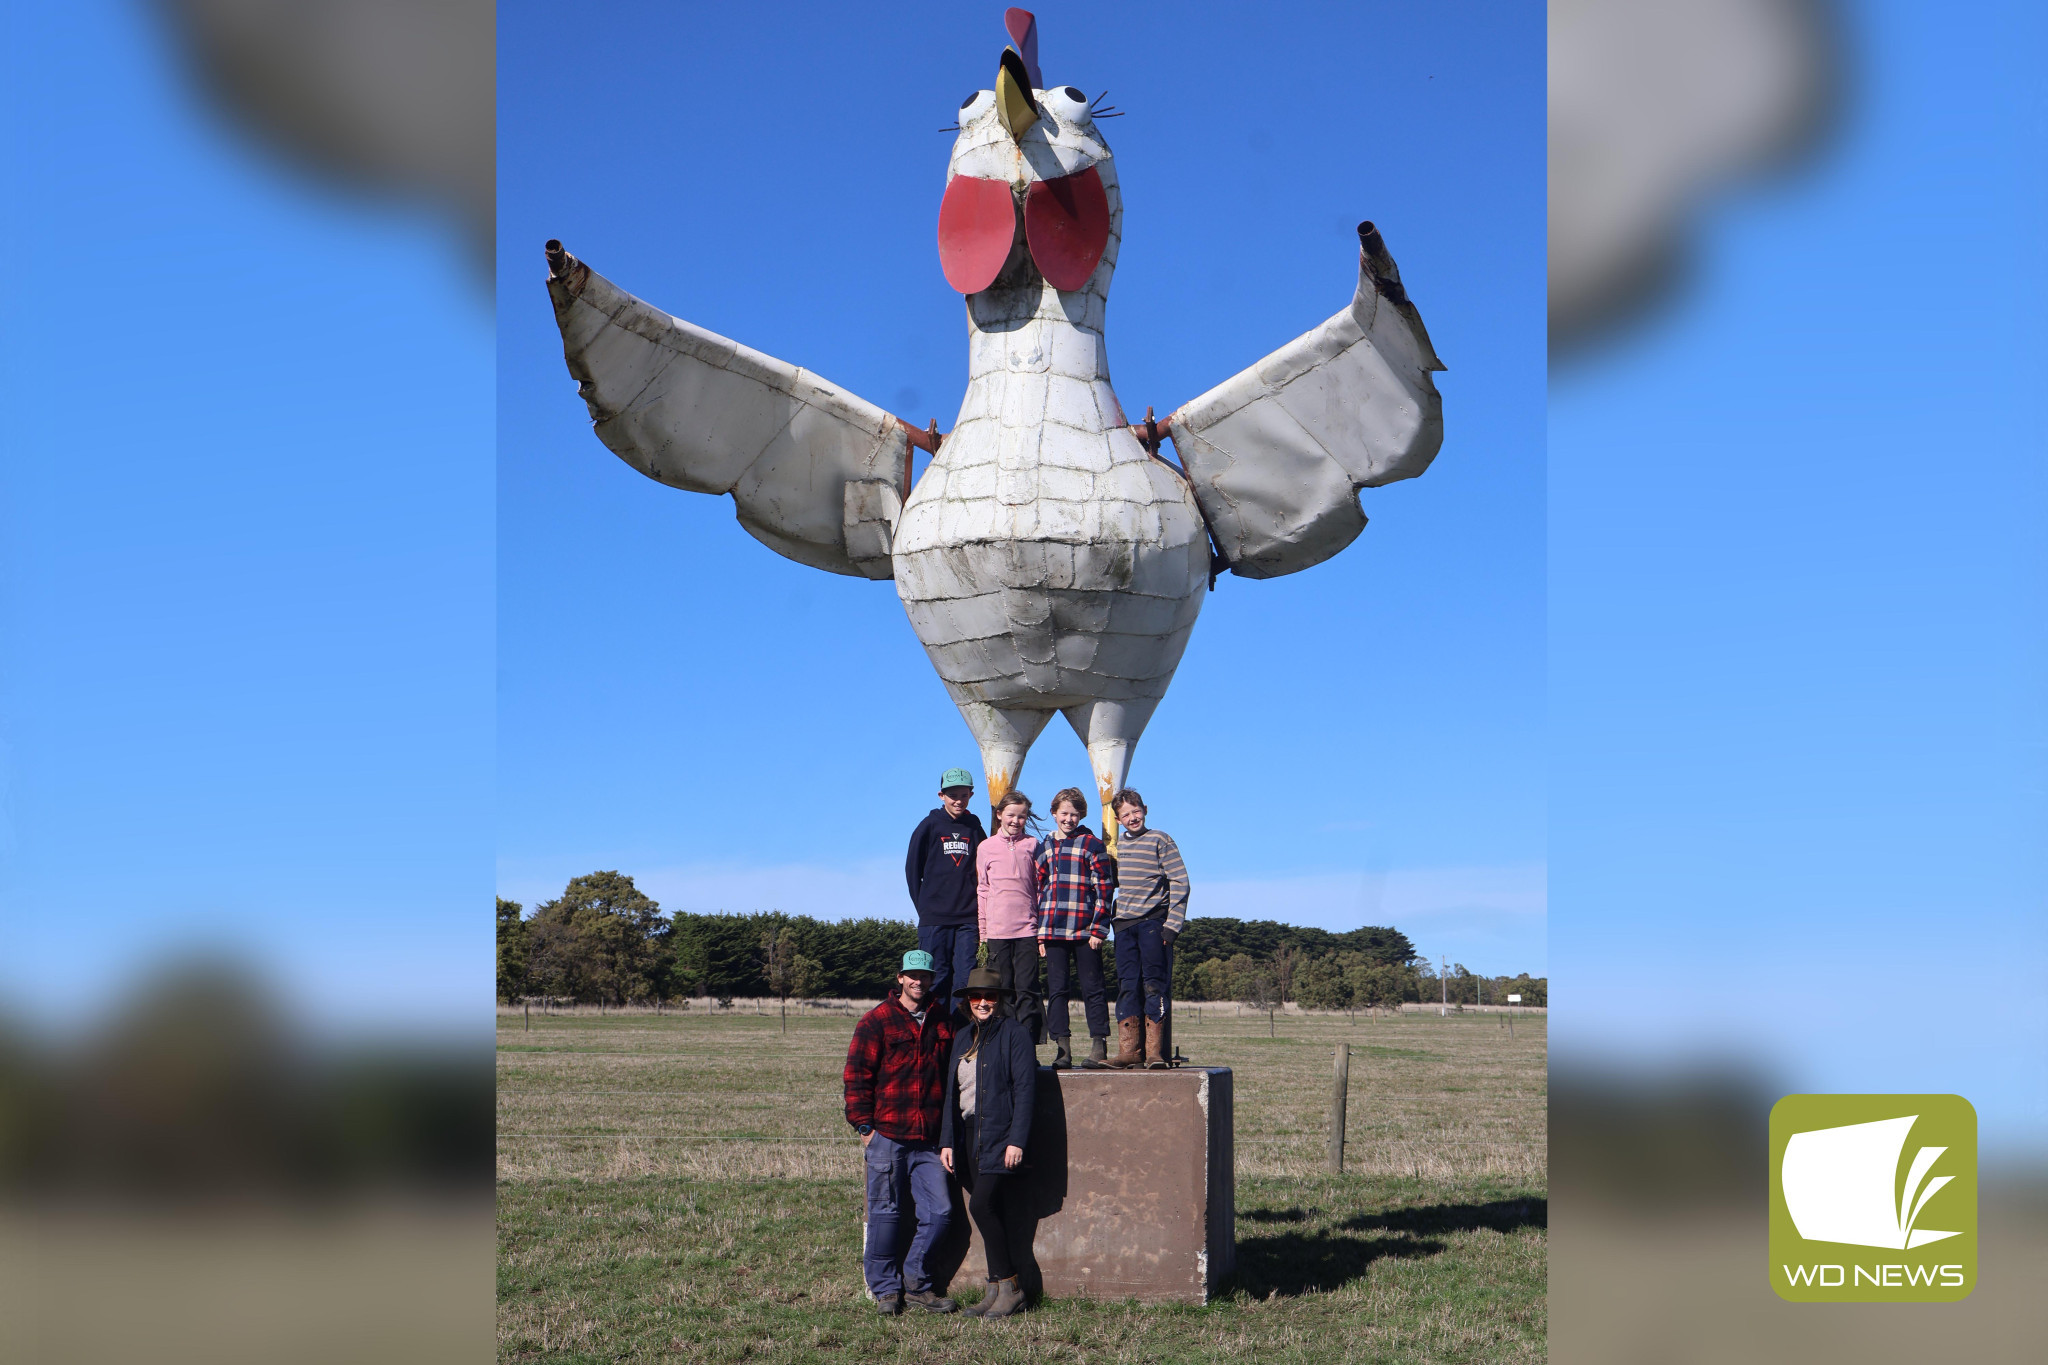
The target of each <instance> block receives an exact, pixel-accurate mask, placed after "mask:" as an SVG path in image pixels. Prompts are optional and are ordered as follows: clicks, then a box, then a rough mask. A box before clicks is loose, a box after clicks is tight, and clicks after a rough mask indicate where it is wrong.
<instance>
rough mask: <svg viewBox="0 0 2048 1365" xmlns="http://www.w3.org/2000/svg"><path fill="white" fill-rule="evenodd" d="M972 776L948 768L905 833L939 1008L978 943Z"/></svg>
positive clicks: (977, 822) (980, 833)
mask: <svg viewBox="0 0 2048 1365" xmlns="http://www.w3.org/2000/svg"><path fill="white" fill-rule="evenodd" d="M973 799H974V778H973V777H972V776H971V775H970V774H969V773H968V771H967V770H966V769H965V768H948V769H946V772H945V774H944V776H942V777H940V778H939V803H940V804H939V808H938V809H937V810H935V811H933V812H932V813H931V814H930V815H927V816H925V818H924V819H923V820H922V821H921V822H919V824H918V826H917V828H916V829H915V830H914V831H912V832H911V835H910V854H909V856H908V857H907V858H906V859H905V860H904V863H903V875H904V878H905V880H907V881H908V882H909V884H910V903H911V904H912V905H915V906H916V907H917V946H918V947H920V948H922V949H924V951H926V952H928V953H930V954H931V955H932V964H933V965H932V971H933V978H934V979H933V981H932V995H931V998H932V999H934V1000H938V1001H940V1002H942V1005H943V1007H944V1008H947V1009H951V1008H952V1007H953V993H954V992H955V991H956V990H958V989H959V988H960V986H961V985H963V984H965V982H966V980H967V973H969V972H971V971H973V970H974V954H975V949H977V948H978V947H980V946H981V935H980V932H979V930H978V927H977V919H976V910H977V905H978V896H977V890H976V887H975V874H974V855H975V853H976V851H977V850H979V849H980V847H981V841H982V840H983V839H986V838H987V837H988V831H986V830H985V829H983V828H982V825H981V817H980V816H978V815H976V814H975V813H974V812H973V811H971V810H969V809H968V808H967V803H968V802H970V801H972V800H973Z"/></svg>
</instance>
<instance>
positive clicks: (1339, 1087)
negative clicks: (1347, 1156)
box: [1330, 1043, 1351, 1175]
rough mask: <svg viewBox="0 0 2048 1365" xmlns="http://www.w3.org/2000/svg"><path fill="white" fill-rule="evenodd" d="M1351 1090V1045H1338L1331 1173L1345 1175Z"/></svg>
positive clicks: (1332, 1103) (1332, 1106)
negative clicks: (1347, 1099) (1347, 1106)
mask: <svg viewBox="0 0 2048 1365" xmlns="http://www.w3.org/2000/svg"><path fill="white" fill-rule="evenodd" d="M1350 1088H1351V1044H1349V1043H1339V1044H1337V1074H1336V1077H1335V1079H1334V1080H1333V1081H1332V1082H1331V1085H1330V1173H1331V1174H1332V1175H1342V1174H1343V1173H1344V1101H1345V1096H1346V1093H1347V1092H1348V1091H1349V1090H1350Z"/></svg>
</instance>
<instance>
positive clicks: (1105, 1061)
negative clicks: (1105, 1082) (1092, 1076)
mask: <svg viewBox="0 0 2048 1365" xmlns="http://www.w3.org/2000/svg"><path fill="white" fill-rule="evenodd" d="M1080 1064H1081V1067H1082V1069H1084V1070H1087V1071H1100V1070H1101V1069H1102V1068H1103V1067H1106V1066H1108V1065H1109V1039H1107V1038H1090V1039H1089V1040H1088V1055H1087V1056H1086V1057H1083V1058H1082V1059H1081V1063H1080Z"/></svg>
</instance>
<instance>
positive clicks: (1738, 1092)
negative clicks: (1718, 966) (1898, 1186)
mask: <svg viewBox="0 0 2048 1365" xmlns="http://www.w3.org/2000/svg"><path fill="white" fill-rule="evenodd" d="M1780 1093H1782V1092H1780V1091H1778V1090H1776V1089H1775V1088H1773V1087H1772V1086H1770V1085H1769V1083H1768V1082H1767V1081H1766V1080H1765V1078H1764V1077H1762V1076H1761V1075H1759V1074H1757V1073H1754V1072H1749V1071H1743V1070H1739V1069H1723V1070H1716V1071H1699V1072H1693V1073H1690V1074H1687V1073H1676V1074H1673V1075H1669V1076H1666V1077H1663V1078H1655V1077H1648V1076H1644V1075H1630V1076H1623V1075H1617V1074H1612V1073H1608V1074H1599V1073H1588V1072H1584V1071H1580V1072H1573V1071H1570V1070H1568V1069H1567V1070H1557V1071H1553V1074H1552V1081H1551V1095H1550V1153H1551V1169H1550V1179H1551V1187H1552V1190H1553V1194H1554V1198H1555V1204H1556V1217H1555V1221H1554V1225H1553V1228H1552V1238H1551V1259H1550V1313H1551V1348H1552V1354H1551V1358H1552V1359H1553V1360H1557V1361H1560V1362H1571V1363H1572V1365H1581V1363H1582V1362H1583V1365H1625V1363H1629V1362H1638V1361H1644V1360H1657V1361H1662V1362H1668V1365H1709V1362H1721V1361H1731V1360H1742V1361H1754V1362H1777V1361H1785V1362H1801V1363H1802V1365H1804V1363H1805V1362H1812V1361H1818V1360H1846V1359H1855V1360H1859V1361H1872V1362H1875V1361H1893V1360H1897V1361H1921V1360H1926V1359H1929V1358H1935V1357H1941V1358H1966V1359H1975V1360H1986V1361H2019V1360H2031V1359H2039V1358H2040V1354H2041V1346H2040V1343H2041V1342H2042V1341H2043V1340H2044V1339H2048V1296H2044V1295H2043V1294H2042V1293H2041V1286H2042V1285H2044V1284H2048V1170H2044V1169H2041V1168H2039V1167H2031V1168H2026V1167H2017V1168H2016V1167H2013V1166H2006V1167H2003V1168H2001V1167H1999V1166H1996V1165H1992V1164H1990V1163H1987V1164H1986V1165H1985V1166H1984V1167H1983V1168H1982V1184H1981V1190H1980V1194H1981V1198H1980V1204H1979V1215H1978V1216H1979V1219H1980V1228H1979V1235H1980V1247H1981V1251H1980V1254H1979V1261H1978V1264H1979V1266H1980V1273H1981V1279H1980V1280H1979V1282H1978V1285H1977V1289H1976V1292H1974V1293H1973V1294H1972V1295H1971V1296H1970V1297H1969V1298H1968V1299H1965V1300H1963V1301H1962V1302H1960V1303H1953V1304H1948V1303H1941V1304H1932V1303H1930V1304H1887V1305H1883V1306H1881V1307H1879V1308H1873V1307H1867V1306H1859V1305H1842V1306H1816V1305H1811V1304H1797V1303H1787V1302H1785V1301H1784V1300H1782V1299H1780V1298H1779V1297H1778V1296H1777V1294H1776V1293H1774V1292H1773V1291H1772V1289H1771V1287H1770V1284H1769V1281H1768V1276H1769V1265H1768V1261H1769V1255H1768V1243H1769V1218H1768V1206H1767V1181H1768V1175H1769V1171H1768V1165H1769V1161H1768V1141H1767V1139H1768V1131H1769V1115H1770V1108H1771V1105H1772V1104H1773V1103H1774V1102H1775V1101H1776V1100H1777V1098H1778V1096H1779V1094H1780Z"/></svg>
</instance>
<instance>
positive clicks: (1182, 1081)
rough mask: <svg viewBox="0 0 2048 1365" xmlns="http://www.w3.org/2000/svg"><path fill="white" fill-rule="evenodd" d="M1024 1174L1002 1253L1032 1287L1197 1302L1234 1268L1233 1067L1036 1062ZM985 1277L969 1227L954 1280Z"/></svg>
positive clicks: (1055, 1293) (1052, 1292)
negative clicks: (1082, 1066)
mask: <svg viewBox="0 0 2048 1365" xmlns="http://www.w3.org/2000/svg"><path fill="white" fill-rule="evenodd" d="M1025 1165H1026V1170H1025V1171H1024V1173H1023V1174H1022V1175H1020V1176H1018V1177H1017V1178H1018V1179H1020V1180H1022V1181H1023V1182H1024V1198H1023V1199H1022V1200H1021V1201H1020V1202H1021V1203H1023V1204H1024V1206H1025V1207H1026V1208H1027V1209H1028V1211H1029V1215H1030V1216H1029V1217H1028V1218H1027V1219H1025V1220H1024V1221H1025V1226H1023V1227H1019V1228H1016V1229H1014V1232H1015V1234H1016V1235H1015V1237H1014V1238H1013V1240H1012V1246H1011V1251H1010V1255H1011V1259H1012V1260H1013V1261H1015V1262H1016V1264H1017V1266H1018V1267H1019V1271H1018V1273H1019V1275H1020V1276H1021V1277H1022V1279H1023V1282H1024V1286H1025V1288H1026V1289H1027V1290H1028V1291H1032V1292H1037V1293H1043V1294H1044V1295H1045V1296H1047V1297H1049V1298H1065V1297H1067V1296H1069V1295H1080V1294H1085V1295H1092V1296H1094V1297H1096V1298H1105V1299H1122V1298H1136V1299H1140V1300H1142V1301H1144V1302H1147V1303H1197V1304H1198V1303H1206V1302H1208V1300H1209V1296H1210V1295H1211V1294H1213V1293H1214V1292H1215V1290H1216V1287H1217V1285H1218V1284H1219V1283H1220V1282H1221V1281H1222V1279H1223V1277H1224V1276H1226V1275H1228V1274H1229V1273H1230V1272H1231V1270H1232V1269H1233V1268H1234V1267H1235V1265H1236V1261H1237V1240H1236V1238H1237V1221H1236V1214H1237V1177H1236V1168H1235V1161H1234V1153H1233V1150H1232V1141H1231V1076H1230V1069H1229V1068H1228V1067H1184V1068H1182V1069H1180V1070H1178V1071H1054V1070H1052V1069H1051V1068H1050V1067H1041V1068H1039V1072H1038V1104H1037V1113H1036V1117H1035V1119H1034V1121H1033V1124H1032V1136H1031V1145H1030V1147H1029V1148H1028V1149H1027V1150H1026V1152H1025ZM956 1207H959V1206H958V1204H957V1202H956ZM960 1212H961V1215H962V1220H961V1221H962V1223H963V1224H966V1223H968V1220H967V1219H966V1218H965V1212H966V1211H965V1209H964V1208H962V1209H961V1210H960ZM969 1228H970V1231H971V1224H969ZM948 1259H950V1258H948ZM986 1274H987V1271H986V1269H985V1262H984V1261H983V1258H982V1250H981V1235H980V1233H978V1232H972V1234H971V1236H970V1238H969V1241H968V1244H967V1246H966V1248H965V1258H964V1260H963V1261H962V1262H961V1263H960V1267H959V1270H958V1272H957V1274H956V1275H955V1276H954V1277H953V1282H954V1284H955V1285H956V1286H958V1287H965V1286H967V1285H974V1284H979V1283H981V1282H982V1280H983V1279H984V1278H985V1277H986Z"/></svg>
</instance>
